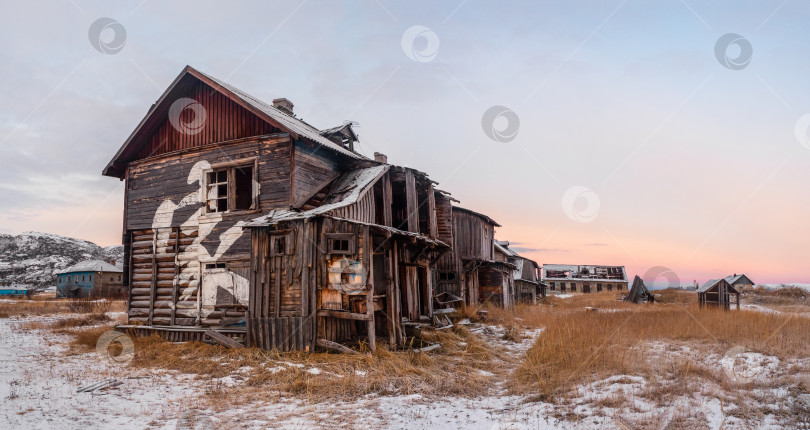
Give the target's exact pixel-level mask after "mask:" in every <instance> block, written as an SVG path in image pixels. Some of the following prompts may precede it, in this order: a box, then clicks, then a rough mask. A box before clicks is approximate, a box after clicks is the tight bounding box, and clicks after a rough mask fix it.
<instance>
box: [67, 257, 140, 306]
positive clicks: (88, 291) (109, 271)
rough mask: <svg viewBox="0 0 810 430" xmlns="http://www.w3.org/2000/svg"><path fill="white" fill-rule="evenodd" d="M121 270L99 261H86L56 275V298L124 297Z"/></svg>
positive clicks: (124, 291)
mask: <svg viewBox="0 0 810 430" xmlns="http://www.w3.org/2000/svg"><path fill="white" fill-rule="evenodd" d="M122 275H123V270H122V269H121V268H119V267H116V266H114V265H112V264H110V263H106V262H104V261H101V260H87V261H83V262H81V263H78V264H75V265H73V266H70V267H68V268H67V269H65V270H64V271H62V272H60V273H57V274H56V296H57V297H91V296H92V297H110V296H124V295H125V293H126V290H125V289H124V288H123V282H122Z"/></svg>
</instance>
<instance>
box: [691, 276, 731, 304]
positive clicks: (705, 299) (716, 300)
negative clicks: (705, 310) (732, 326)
mask: <svg viewBox="0 0 810 430" xmlns="http://www.w3.org/2000/svg"><path fill="white" fill-rule="evenodd" d="M697 293H698V303H699V304H700V307H704V306H717V307H720V308H723V309H724V310H728V309H730V308H731V295H732V294H733V295H734V296H735V302H736V303H737V310H740V292H739V291H738V290H736V289H735V288H734V287H733V286H732V285H731V284H729V282H728V281H726V280H725V279H709V280H708V281H706V282H705V283H704V284H703V285H701V286H700V288H698V290H697Z"/></svg>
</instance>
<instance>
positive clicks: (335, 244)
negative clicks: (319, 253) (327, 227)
mask: <svg viewBox="0 0 810 430" xmlns="http://www.w3.org/2000/svg"><path fill="white" fill-rule="evenodd" d="M326 240H327V242H328V243H327V246H328V247H329V250H328V251H327V252H329V253H330V254H341V255H350V254H354V250H355V235H354V234H352V233H327V234H326Z"/></svg>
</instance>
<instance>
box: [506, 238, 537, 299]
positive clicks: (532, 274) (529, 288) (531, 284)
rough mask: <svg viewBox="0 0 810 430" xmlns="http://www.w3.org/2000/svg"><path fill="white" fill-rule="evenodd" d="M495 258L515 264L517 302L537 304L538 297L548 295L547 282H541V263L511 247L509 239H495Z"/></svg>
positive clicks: (514, 277)
mask: <svg viewBox="0 0 810 430" xmlns="http://www.w3.org/2000/svg"><path fill="white" fill-rule="evenodd" d="M495 259H496V260H498V261H505V262H507V263H510V264H512V265H514V266H515V269H514V270H513V271H512V278H513V279H514V283H515V297H514V301H515V303H529V304H536V303H537V297H540V298H542V297H545V296H546V284H544V283H542V282H540V265H538V264H537V262H535V261H533V260H530V259H528V258H526V257H523V256H521V255H520V254H518V253H517V252H515V251H514V250H513V249H511V248H510V247H509V242H508V241H500V240H496V241H495Z"/></svg>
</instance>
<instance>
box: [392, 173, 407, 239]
mask: <svg viewBox="0 0 810 430" xmlns="http://www.w3.org/2000/svg"><path fill="white" fill-rule="evenodd" d="M391 220H392V224H393V226H394V227H396V228H398V229H400V230H408V197H407V195H406V193H405V181H402V182H395V181H391Z"/></svg>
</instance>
